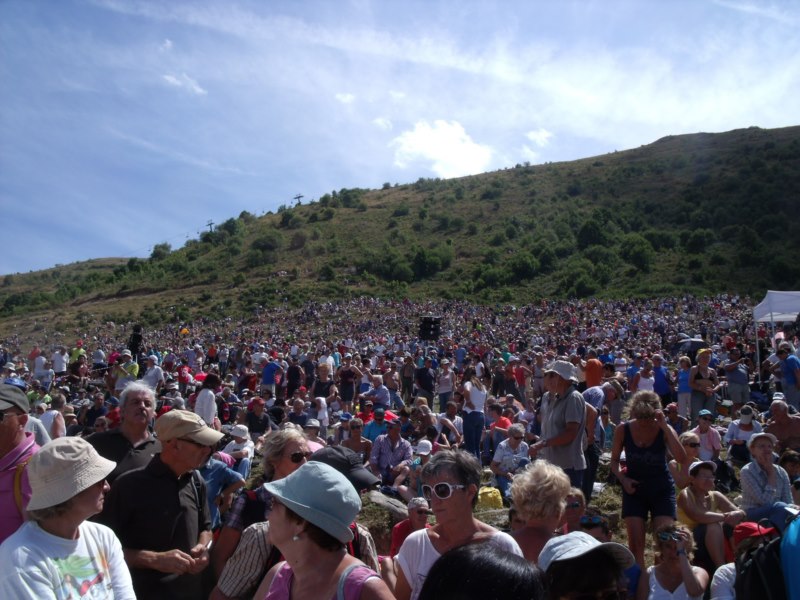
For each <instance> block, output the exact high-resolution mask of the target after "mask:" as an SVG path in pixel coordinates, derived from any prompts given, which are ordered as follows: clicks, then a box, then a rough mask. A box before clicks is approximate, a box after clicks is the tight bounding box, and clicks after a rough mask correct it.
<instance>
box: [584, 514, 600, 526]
mask: <svg viewBox="0 0 800 600" xmlns="http://www.w3.org/2000/svg"><path fill="white" fill-rule="evenodd" d="M580 524H581V526H582V527H594V526H597V525H606V519H605V517H601V516H600V515H591V516H590V515H583V516H582V517H581V520H580Z"/></svg>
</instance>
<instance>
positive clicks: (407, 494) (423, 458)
mask: <svg viewBox="0 0 800 600" xmlns="http://www.w3.org/2000/svg"><path fill="white" fill-rule="evenodd" d="M432 453H433V444H431V442H430V440H420V441H419V443H418V444H417V447H416V448H415V449H414V454H415V455H416V458H414V460H412V461H411V464H410V465H409V466H408V480H407V481H406V484H405V485H400V486H398V487H397V493H398V494H400V497H401V498H403V499H404V500H408V501H411V499H412V498H414V497H415V496H422V477H421V473H422V467H424V466H425V465H426V464H428V461H429V460H430V459H431V454H432ZM426 505H427V504H426Z"/></svg>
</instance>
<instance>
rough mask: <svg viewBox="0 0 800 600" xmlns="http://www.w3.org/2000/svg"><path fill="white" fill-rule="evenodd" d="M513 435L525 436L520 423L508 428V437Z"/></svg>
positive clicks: (523, 428)
mask: <svg viewBox="0 0 800 600" xmlns="http://www.w3.org/2000/svg"><path fill="white" fill-rule="evenodd" d="M514 434H519V435H522V436H523V437H524V436H525V427H523V426H522V424H521V423H514V424H513V425H512V426H511V427H509V428H508V437H513V436H514Z"/></svg>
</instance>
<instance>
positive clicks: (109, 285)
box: [0, 127, 800, 337]
mask: <svg viewBox="0 0 800 600" xmlns="http://www.w3.org/2000/svg"><path fill="white" fill-rule="evenodd" d="M799 207H800V127H789V128H784V129H774V130H764V129H759V128H749V129H742V130H736V131H731V132H727V133H722V134H704V133H700V134H692V135H681V136H669V137H666V138H663V139H660V140H658V141H656V142H654V143H652V144H649V145H646V146H642V147H640V148H637V149H633V150H627V151H623V152H614V153H611V154H606V155H603V156H598V157H592V158H586V159H582V160H576V161H572V162H564V163H549V164H543V165H535V166H530V165H517V166H516V167H514V168H509V169H504V170H501V171H497V172H492V173H486V174H482V175H477V176H471V177H463V178H459V179H451V180H438V179H420V180H418V181H417V182H415V183H412V184H408V185H391V184H389V183H387V184H384V186H383V189H380V190H362V189H349V190H348V189H343V190H339V191H337V192H332V193H330V194H326V195H324V196H323V197H322V198H320V199H319V200H318V201H317V202H313V203H310V204H304V205H297V206H293V207H281V208H280V209H279V210H278V212H277V213H275V214H271V213H270V214H267V215H265V216H263V217H261V218H256V217H254V216H253V215H250V214H249V213H246V212H245V213H242V214H240V215H239V216H238V217H233V216H232V218H230V219H229V220H228V221H226V222H224V223H223V224H222V225H220V226H218V227H217V228H216V229H215V230H214V231H211V232H205V233H203V234H202V235H201V236H200V238H199V239H197V240H190V241H189V242H188V243H187V244H186V245H185V246H184V247H183V248H181V249H178V250H172V249H171V248H170V247H169V246H168V245H167V244H160V245H157V246H156V247H155V249H154V251H153V255H152V256H151V258H150V259H148V260H140V259H135V258H131V259H102V260H94V261H88V262H85V263H77V264H73V265H68V266H64V267H58V268H53V269H48V270H44V271H39V272H35V273H28V274H17V275H8V276H5V278H4V279H3V281H2V285H0V337H2V336H5V335H8V334H9V333H10V332H11V331H12V330H14V329H16V331H17V332H19V331H22V330H33V329H35V328H36V327H41V322H42V321H44V320H50V322H51V324H53V325H54V326H55V325H57V324H62V325H69V324H71V323H75V324H78V323H80V322H83V321H87V320H91V321H95V322H97V321H100V322H103V321H108V320H113V321H125V320H136V321H140V322H142V323H144V324H149V325H156V324H159V323H164V322H170V321H173V322H174V321H180V320H186V319H190V318H195V317H198V316H203V315H209V314H213V315H217V316H218V315H221V314H230V315H238V314H252V312H253V311H254V310H257V309H258V307H260V306H269V305H272V304H276V303H284V302H288V303H290V304H300V303H302V302H304V301H306V300H308V299H310V298H314V299H318V300H319V299H326V298H336V297H350V296H361V295H382V296H393V297H410V298H416V299H421V298H429V297H440V298H468V299H470V300H473V301H476V302H494V301H504V302H530V301H533V300H535V299H538V298H544V297H572V296H577V297H586V296H592V295H595V296H603V297H627V296H642V295H647V296H658V295H669V294H676V293H685V292H691V293H695V294H701V295H702V294H704V293H710V292H718V291H728V292H737V293H749V294H751V295H754V296H756V297H758V296H759V295H760V294H762V293H763V292H764V290H766V289H768V288H772V289H800V262H799V261H798V256H800V219H798V218H797V215H798V212H800V210H799Z"/></svg>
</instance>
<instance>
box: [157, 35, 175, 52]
mask: <svg viewBox="0 0 800 600" xmlns="http://www.w3.org/2000/svg"><path fill="white" fill-rule="evenodd" d="M158 49H159V50H161V51H162V52H169V51H170V50H172V40H171V39H169V38H167V39H165V40H164V41H163V42H162V43H161V45H160V46H159V47H158Z"/></svg>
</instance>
